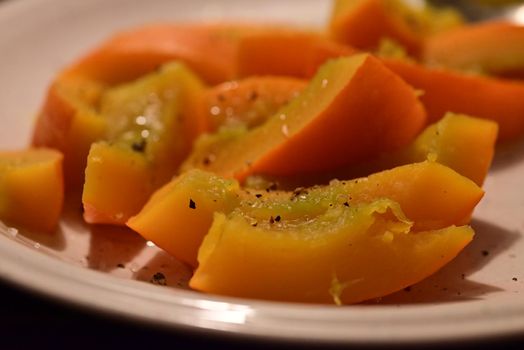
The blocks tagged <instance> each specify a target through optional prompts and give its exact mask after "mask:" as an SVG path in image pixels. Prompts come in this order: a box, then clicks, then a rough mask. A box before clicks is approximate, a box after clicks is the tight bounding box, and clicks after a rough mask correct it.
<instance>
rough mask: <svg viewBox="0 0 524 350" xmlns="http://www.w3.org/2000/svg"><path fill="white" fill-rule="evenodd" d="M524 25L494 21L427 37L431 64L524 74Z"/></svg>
mask: <svg viewBox="0 0 524 350" xmlns="http://www.w3.org/2000/svg"><path fill="white" fill-rule="evenodd" d="M523 42H524V27H523V26H521V25H518V24H515V23H510V22H504V21H494V22H486V23H479V24H471V25H468V26H464V27H461V28H457V29H455V30H451V31H449V32H445V33H441V34H438V35H434V36H432V37H430V38H428V39H427V41H426V43H425V46H424V55H423V58H424V60H425V62H426V63H427V64H429V65H439V66H444V67H447V68H452V69H459V70H465V71H472V72H480V73H488V74H495V75H497V74H500V75H508V76H510V75H511V74H516V75H520V76H522V75H524V44H523Z"/></svg>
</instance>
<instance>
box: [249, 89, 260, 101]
mask: <svg viewBox="0 0 524 350" xmlns="http://www.w3.org/2000/svg"><path fill="white" fill-rule="evenodd" d="M257 98H258V92H256V91H254V90H253V91H251V94H250V95H249V101H255V100H256V99H257Z"/></svg>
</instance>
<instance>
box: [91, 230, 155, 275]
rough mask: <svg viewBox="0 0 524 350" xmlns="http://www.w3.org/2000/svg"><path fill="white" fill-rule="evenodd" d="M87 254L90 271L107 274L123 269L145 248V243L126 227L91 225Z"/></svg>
mask: <svg viewBox="0 0 524 350" xmlns="http://www.w3.org/2000/svg"><path fill="white" fill-rule="evenodd" d="M89 230H90V233H91V239H90V244H89V253H88V255H87V256H86V259H87V266H88V267H89V268H90V269H94V270H98V271H103V272H109V271H112V270H114V269H117V268H125V267H126V265H127V264H128V263H130V262H131V261H133V260H134V259H135V257H136V256H137V255H138V254H140V252H141V251H142V250H143V249H144V247H145V246H146V241H145V240H144V239H143V238H142V237H141V236H139V235H138V234H136V233H135V232H133V231H132V230H130V229H129V228H127V227H119V226H109V225H92V226H91V227H90V229H89Z"/></svg>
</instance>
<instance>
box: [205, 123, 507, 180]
mask: <svg viewBox="0 0 524 350" xmlns="http://www.w3.org/2000/svg"><path fill="white" fill-rule="evenodd" d="M497 135H498V125H497V123H495V122H494V121H491V120H487V119H481V118H475V117H470V116H468V115H464V114H456V113H447V114H446V115H445V116H444V117H443V118H442V119H441V120H439V121H437V122H436V123H434V124H431V125H428V126H427V127H426V128H425V129H424V130H423V131H422V132H421V133H420V134H419V135H418V136H417V138H416V139H415V140H414V141H413V142H412V143H410V144H409V145H408V146H407V147H405V148H403V149H401V150H399V151H396V152H390V153H385V154H382V155H380V157H378V158H376V159H371V160H369V161H365V162H362V163H359V164H356V165H351V166H349V167H346V168H341V169H337V170H336V171H334V172H331V173H329V174H323V173H320V174H308V176H304V177H271V178H267V177H258V176H255V177H252V178H249V179H248V180H247V184H248V185H250V186H251V187H256V188H263V187H264V186H267V185H268V184H270V183H276V184H277V186H278V188H281V189H293V188H296V187H300V186H310V185H311V184H325V183H328V182H329V181H330V180H331V179H333V178H336V179H352V178H356V177H363V176H367V175H369V174H373V173H376V172H380V171H383V170H386V169H391V168H394V167H398V166H401V165H405V164H411V163H417V162H422V161H425V160H430V161H435V162H437V163H440V164H443V165H445V166H447V167H449V168H451V169H453V170H455V171H456V172H458V173H459V174H461V175H463V176H465V177H467V178H468V179H470V180H472V181H474V182H475V183H476V184H477V185H479V186H482V184H483V183H484V180H485V179H486V176H487V174H488V171H489V168H490V166H491V162H492V160H493V157H494V155H495V146H496V141H497ZM219 137H222V138H224V140H223V141H222V142H227V140H228V135H227V134H226V133H221V134H219V135H216V136H215V140H216V142H217V143H218V141H219V140H218V139H219ZM229 137H230V138H232V137H235V135H234V134H233V135H230V136H229Z"/></svg>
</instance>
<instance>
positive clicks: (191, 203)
mask: <svg viewBox="0 0 524 350" xmlns="http://www.w3.org/2000/svg"><path fill="white" fill-rule="evenodd" d="M189 207H190V208H191V209H196V203H195V202H194V201H193V200H192V199H191V198H189Z"/></svg>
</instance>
